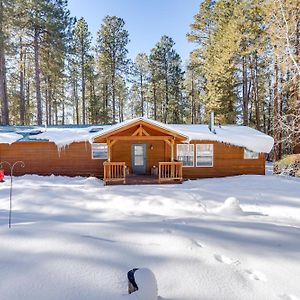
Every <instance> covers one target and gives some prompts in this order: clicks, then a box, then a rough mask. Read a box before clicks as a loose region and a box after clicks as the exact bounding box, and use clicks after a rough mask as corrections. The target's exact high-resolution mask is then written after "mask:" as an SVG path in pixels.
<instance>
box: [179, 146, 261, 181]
mask: <svg viewBox="0 0 300 300" xmlns="http://www.w3.org/2000/svg"><path fill="white" fill-rule="evenodd" d="M191 144H194V145H196V144H213V145H214V159H213V167H195V166H194V167H183V169H182V172H183V177H184V178H205V177H223V176H233V175H243V174H258V175H264V174H265V154H263V153H262V154H259V158H258V159H244V148H242V147H236V146H232V145H228V144H224V143H220V142H212V141H193V142H191ZM176 152H177V147H176ZM194 154H195V157H194V162H196V147H195V149H194Z"/></svg>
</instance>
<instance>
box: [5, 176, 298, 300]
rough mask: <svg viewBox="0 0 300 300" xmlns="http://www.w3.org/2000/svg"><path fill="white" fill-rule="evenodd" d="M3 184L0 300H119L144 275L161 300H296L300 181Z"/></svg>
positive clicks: (41, 180) (24, 180) (44, 180)
mask: <svg viewBox="0 0 300 300" xmlns="http://www.w3.org/2000/svg"><path fill="white" fill-rule="evenodd" d="M8 179H9V178H7V181H6V182H5V183H1V184H0V299H1V300H2V299H10V300H48V299H49V300H93V299H97V300H99V299H102V300H116V299H117V300H122V299H127V298H128V299H137V298H136V297H135V293H133V294H131V295H130V296H128V295H127V278H126V273H127V271H128V270H130V269H132V268H134V267H146V268H150V269H151V270H152V271H153V273H154V274H155V276H156V280H157V285H158V293H159V295H160V298H159V299H163V300H192V299H193V300H202V299H203V300H217V299H226V300H227V299H229V300H235V299H243V300H247V299H256V300H260V299H262V300H265V299H279V300H280V299H281V300H295V299H300V180H296V179H290V178H284V177H278V176H239V177H228V178H220V179H202V180H197V181H188V182H185V183H183V184H181V185H155V186H121V185H120V186H107V187H104V186H103V185H102V182H101V181H100V180H98V179H95V178H80V177H77V178H68V177H54V176H50V177H39V176H23V177H18V178H14V195H13V197H14V198H13V209H14V210H13V226H12V228H11V229H8V228H7V216H8V210H7V209H8V194H9V180H8Z"/></svg>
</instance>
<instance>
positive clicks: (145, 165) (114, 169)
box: [94, 119, 186, 184]
mask: <svg viewBox="0 0 300 300" xmlns="http://www.w3.org/2000/svg"><path fill="white" fill-rule="evenodd" d="M185 140H186V137H185V136H182V135H181V134H179V133H177V132H176V131H174V130H172V129H169V128H168V129H166V128H163V127H161V126H160V125H157V124H156V123H155V122H154V123H153V121H146V120H144V119H137V120H135V121H134V122H132V123H130V124H126V126H121V127H118V126H117V125H116V127H115V128H114V130H111V131H110V132H105V133H103V134H101V133H100V134H99V136H98V137H96V138H95V139H94V142H95V143H104V144H105V145H107V161H105V162H104V163H103V180H104V183H105V184H113V183H115V184H116V183H119V184H148V183H153V184H156V183H177V182H181V181H182V163H181V162H178V161H175V157H176V144H177V143H181V142H183V141H185ZM102 145H103V144H102Z"/></svg>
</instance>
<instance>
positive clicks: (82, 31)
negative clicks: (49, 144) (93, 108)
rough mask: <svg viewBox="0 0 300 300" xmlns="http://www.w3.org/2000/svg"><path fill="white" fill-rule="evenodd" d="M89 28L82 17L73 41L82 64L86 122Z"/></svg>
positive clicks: (83, 114) (76, 26) (83, 105)
mask: <svg viewBox="0 0 300 300" xmlns="http://www.w3.org/2000/svg"><path fill="white" fill-rule="evenodd" d="M90 35H91V34H90V32H89V30H88V24H87V23H86V21H85V20H84V18H83V17H81V18H80V19H79V20H78V21H77V22H76V24H75V30H74V36H73V42H74V52H75V55H76V56H77V60H78V63H79V65H80V75H81V100H82V123H83V124H85V122H86V99H85V98H86V95H85V90H86V67H87V66H86V63H87V59H88V56H89V51H90V45H91V36H90Z"/></svg>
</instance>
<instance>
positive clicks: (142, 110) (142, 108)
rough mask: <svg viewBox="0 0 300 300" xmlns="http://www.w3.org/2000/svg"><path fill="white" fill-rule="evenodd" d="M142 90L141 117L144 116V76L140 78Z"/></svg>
mask: <svg viewBox="0 0 300 300" xmlns="http://www.w3.org/2000/svg"><path fill="white" fill-rule="evenodd" d="M140 88H141V115H142V117H143V116H144V87H143V75H142V74H141V76H140Z"/></svg>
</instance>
